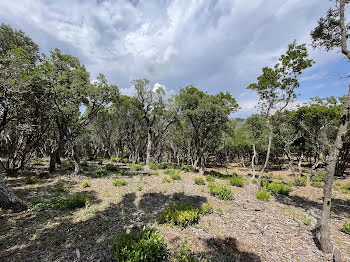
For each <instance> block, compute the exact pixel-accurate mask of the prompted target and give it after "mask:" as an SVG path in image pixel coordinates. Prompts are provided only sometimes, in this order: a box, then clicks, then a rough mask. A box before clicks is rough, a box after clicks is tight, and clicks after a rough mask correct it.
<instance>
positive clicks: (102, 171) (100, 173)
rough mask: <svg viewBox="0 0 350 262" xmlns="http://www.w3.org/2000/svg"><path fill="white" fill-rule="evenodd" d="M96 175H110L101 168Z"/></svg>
mask: <svg viewBox="0 0 350 262" xmlns="http://www.w3.org/2000/svg"><path fill="white" fill-rule="evenodd" d="M95 174H96V176H97V177H103V176H106V175H108V171H107V170H106V169H104V168H99V169H96V171H95Z"/></svg>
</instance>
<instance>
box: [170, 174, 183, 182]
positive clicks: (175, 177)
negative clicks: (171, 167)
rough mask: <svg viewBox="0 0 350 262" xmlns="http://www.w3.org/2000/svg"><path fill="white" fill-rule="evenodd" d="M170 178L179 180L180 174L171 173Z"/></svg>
mask: <svg viewBox="0 0 350 262" xmlns="http://www.w3.org/2000/svg"><path fill="white" fill-rule="evenodd" d="M171 179H172V180H181V175H180V174H179V173H175V174H172V175H171Z"/></svg>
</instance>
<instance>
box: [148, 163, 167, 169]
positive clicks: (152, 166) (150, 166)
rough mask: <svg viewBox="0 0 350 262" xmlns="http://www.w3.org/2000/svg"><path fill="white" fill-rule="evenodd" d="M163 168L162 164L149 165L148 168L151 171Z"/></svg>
mask: <svg viewBox="0 0 350 262" xmlns="http://www.w3.org/2000/svg"><path fill="white" fill-rule="evenodd" d="M164 167H165V165H164V164H162V163H150V164H149V168H150V169H152V170H157V169H163V168H164Z"/></svg>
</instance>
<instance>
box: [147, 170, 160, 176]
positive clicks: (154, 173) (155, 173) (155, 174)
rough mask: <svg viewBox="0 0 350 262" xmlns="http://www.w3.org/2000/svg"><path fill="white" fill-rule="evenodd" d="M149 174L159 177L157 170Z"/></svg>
mask: <svg viewBox="0 0 350 262" xmlns="http://www.w3.org/2000/svg"><path fill="white" fill-rule="evenodd" d="M148 173H149V174H150V175H151V176H159V171H157V170H150V171H149V172H148Z"/></svg>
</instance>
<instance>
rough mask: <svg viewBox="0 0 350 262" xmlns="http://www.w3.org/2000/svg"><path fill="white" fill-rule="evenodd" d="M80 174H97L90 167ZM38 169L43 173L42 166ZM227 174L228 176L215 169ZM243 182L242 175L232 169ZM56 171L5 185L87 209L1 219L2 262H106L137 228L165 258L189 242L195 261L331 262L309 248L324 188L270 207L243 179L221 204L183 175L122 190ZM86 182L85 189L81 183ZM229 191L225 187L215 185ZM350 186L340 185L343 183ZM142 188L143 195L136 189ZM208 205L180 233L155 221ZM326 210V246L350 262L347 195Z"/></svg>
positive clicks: (141, 179) (133, 178)
mask: <svg viewBox="0 0 350 262" xmlns="http://www.w3.org/2000/svg"><path fill="white" fill-rule="evenodd" d="M89 165H90V167H89V169H87V171H86V172H85V174H86V175H87V176H88V173H89V172H90V171H91V170H93V169H94V168H97V167H98V166H97V164H92V163H90V164H89ZM41 168H44V167H41ZM216 170H217V171H219V172H221V173H223V174H225V173H226V170H224V169H221V170H220V169H216ZM228 171H229V173H230V174H231V173H232V172H233V171H236V172H238V173H240V174H242V175H245V176H246V175H247V173H248V170H243V169H238V168H237V167H231V168H230V169H229V170H228ZM63 173H64V171H58V172H57V174H55V175H53V176H52V177H51V178H49V179H45V180H44V179H43V180H41V182H40V183H36V184H32V185H27V184H25V183H24V177H21V176H19V177H15V178H9V179H7V180H6V182H7V183H8V184H9V185H10V186H11V187H12V188H13V189H14V191H15V192H16V194H17V195H18V196H20V197H21V198H22V199H24V200H25V201H26V202H29V201H30V200H31V199H33V198H37V197H41V198H44V199H45V198H46V199H49V198H50V197H52V196H53V195H54V194H55V186H56V185H57V183H58V180H59V179H60V180H61V181H64V183H65V185H66V186H67V187H68V189H69V193H75V192H86V193H87V194H89V195H90V196H91V198H92V199H93V200H92V202H91V203H90V205H89V206H87V207H86V208H80V209H76V210H73V211H67V210H56V209H44V210H40V209H39V210H27V211H23V212H20V213H11V212H6V213H5V212H3V213H2V214H1V218H0V261H9V262H10V261H77V260H76V258H77V255H76V252H77V250H79V253H80V255H81V261H110V260H111V259H112V254H111V252H110V243H111V241H112V240H113V238H114V237H115V236H116V234H117V232H118V230H120V229H123V228H130V227H132V226H135V225H150V226H152V227H155V228H157V229H158V230H159V231H160V233H161V234H162V235H163V236H164V238H165V240H166V242H167V243H168V247H169V249H170V251H172V252H175V251H177V250H179V249H180V247H181V245H182V242H183V241H184V240H187V241H188V243H189V245H190V246H191V247H192V252H193V253H194V254H195V255H196V257H197V258H199V259H202V258H207V259H208V260H209V261H247V262H248V261H252V262H254V261H315V262H316V261H330V257H329V256H325V255H324V254H323V253H322V252H321V251H319V249H318V247H317V246H316V244H315V241H314V239H313V238H314V235H313V229H314V228H315V225H316V217H317V216H318V215H319V214H320V208H321V203H322V189H320V188H313V187H310V188H307V187H293V191H292V192H291V194H290V196H277V197H275V196H272V197H271V200H270V201H269V202H263V201H260V200H258V199H256V198H255V192H256V185H255V184H253V183H252V182H251V180H250V178H249V177H248V176H246V180H247V182H246V184H245V186H244V187H243V188H238V187H232V189H233V190H234V193H235V194H234V199H233V200H232V201H224V200H220V199H217V198H215V197H213V196H211V195H210V194H209V193H208V190H207V188H206V186H199V185H195V184H194V178H195V177H199V176H200V175H199V174H198V173H190V172H189V173H184V172H181V176H182V180H181V181H172V182H170V183H164V182H163V178H164V177H166V176H167V175H165V174H163V171H162V170H159V175H147V174H145V173H144V172H127V173H126V174H125V175H123V176H122V177H123V178H125V179H126V180H127V182H128V184H127V186H121V187H116V186H113V185H112V180H113V179H115V177H116V175H113V173H111V174H110V175H109V176H107V177H104V178H91V177H84V176H80V177H74V178H71V177H69V176H67V175H64V174H63ZM272 173H273V175H281V176H283V180H284V181H288V180H292V179H293V178H292V177H291V175H290V172H288V171H274V172H272ZM84 179H89V181H90V182H91V187H88V188H83V187H82V186H81V182H82V180H84ZM216 182H219V183H224V184H227V183H228V182H227V180H225V179H221V178H216ZM346 182H349V180H348V181H345V180H344V181H341V183H346ZM139 186H142V190H141V189H140V188H139ZM206 202H208V203H210V204H211V205H212V206H213V207H214V213H212V214H209V215H205V216H203V217H202V218H201V220H200V221H199V223H198V224H197V225H195V226H192V227H188V228H186V229H182V228H178V227H172V226H170V225H160V224H158V223H157V215H158V214H159V213H160V212H161V211H162V210H164V209H165V208H166V207H168V206H170V205H172V204H173V203H189V204H192V205H194V206H196V207H200V206H201V205H202V204H203V203H206ZM332 203H333V208H332V221H331V222H332V223H331V224H332V239H333V240H334V242H335V244H336V246H337V247H338V248H340V250H341V252H342V255H343V259H344V261H350V235H347V234H345V233H343V232H341V231H340V230H339V228H340V227H341V225H342V223H343V222H344V221H345V219H346V218H349V217H350V194H344V193H342V192H338V191H335V192H334V199H333V202H332Z"/></svg>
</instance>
